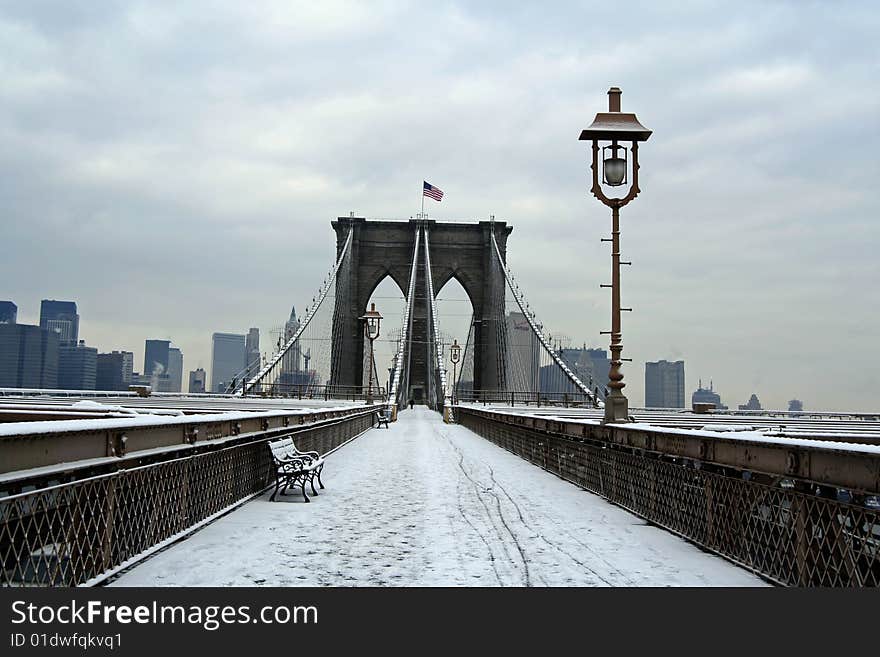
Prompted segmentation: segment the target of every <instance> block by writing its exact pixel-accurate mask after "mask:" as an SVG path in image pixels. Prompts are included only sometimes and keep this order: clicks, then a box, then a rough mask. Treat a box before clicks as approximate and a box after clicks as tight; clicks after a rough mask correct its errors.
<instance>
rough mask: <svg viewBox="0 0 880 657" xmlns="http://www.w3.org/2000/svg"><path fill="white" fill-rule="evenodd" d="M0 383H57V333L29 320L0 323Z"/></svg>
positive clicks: (7, 385) (45, 385) (20, 385)
mask: <svg viewBox="0 0 880 657" xmlns="http://www.w3.org/2000/svg"><path fill="white" fill-rule="evenodd" d="M0 387H2V388H42V389H53V388H57V387H58V334H57V333H54V332H50V331H46V330H45V329H41V328H40V327H39V326H31V325H29V324H8V323H3V324H0Z"/></svg>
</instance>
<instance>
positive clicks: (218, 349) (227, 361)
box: [211, 333, 246, 392]
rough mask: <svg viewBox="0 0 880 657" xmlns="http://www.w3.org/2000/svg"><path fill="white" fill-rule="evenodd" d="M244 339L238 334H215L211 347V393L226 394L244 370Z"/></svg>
mask: <svg viewBox="0 0 880 657" xmlns="http://www.w3.org/2000/svg"><path fill="white" fill-rule="evenodd" d="M245 345H246V338H245V336H244V335H239V334H238V333H215V334H214V335H213V336H212V345H211V392H226V388H227V387H229V384H231V383H232V379H233V378H236V379H238V380H240V379H241V377H242V375H243V373H244V368H245V355H246V353H245Z"/></svg>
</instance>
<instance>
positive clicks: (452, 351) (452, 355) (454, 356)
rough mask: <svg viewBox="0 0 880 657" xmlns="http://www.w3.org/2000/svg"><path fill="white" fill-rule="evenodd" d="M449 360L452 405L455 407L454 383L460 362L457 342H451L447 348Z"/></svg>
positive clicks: (459, 350) (459, 349)
mask: <svg viewBox="0 0 880 657" xmlns="http://www.w3.org/2000/svg"><path fill="white" fill-rule="evenodd" d="M449 359H450V360H451V361H452V405H453V406H455V382H456V374H457V370H458V367H457V366H458V361H459V360H461V347H460V346H459V344H458V340H453V341H452V346H451V347H449Z"/></svg>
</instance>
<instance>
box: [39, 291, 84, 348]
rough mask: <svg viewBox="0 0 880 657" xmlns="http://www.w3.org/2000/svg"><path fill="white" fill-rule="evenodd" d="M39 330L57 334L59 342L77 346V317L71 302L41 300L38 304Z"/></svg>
mask: <svg viewBox="0 0 880 657" xmlns="http://www.w3.org/2000/svg"><path fill="white" fill-rule="evenodd" d="M40 328H41V329H44V330H47V331H55V332H56V333H58V339H59V341H60V342H61V343H62V344H64V343H69V344H74V345H77V344H79V315H77V313H76V303H75V302H73V301H56V300H55V299H43V300H42V301H41V302H40Z"/></svg>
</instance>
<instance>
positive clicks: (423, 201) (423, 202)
mask: <svg viewBox="0 0 880 657" xmlns="http://www.w3.org/2000/svg"><path fill="white" fill-rule="evenodd" d="M420 218H421V219H424V218H425V181H424V180H423V181H422V216H421V217H420Z"/></svg>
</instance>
